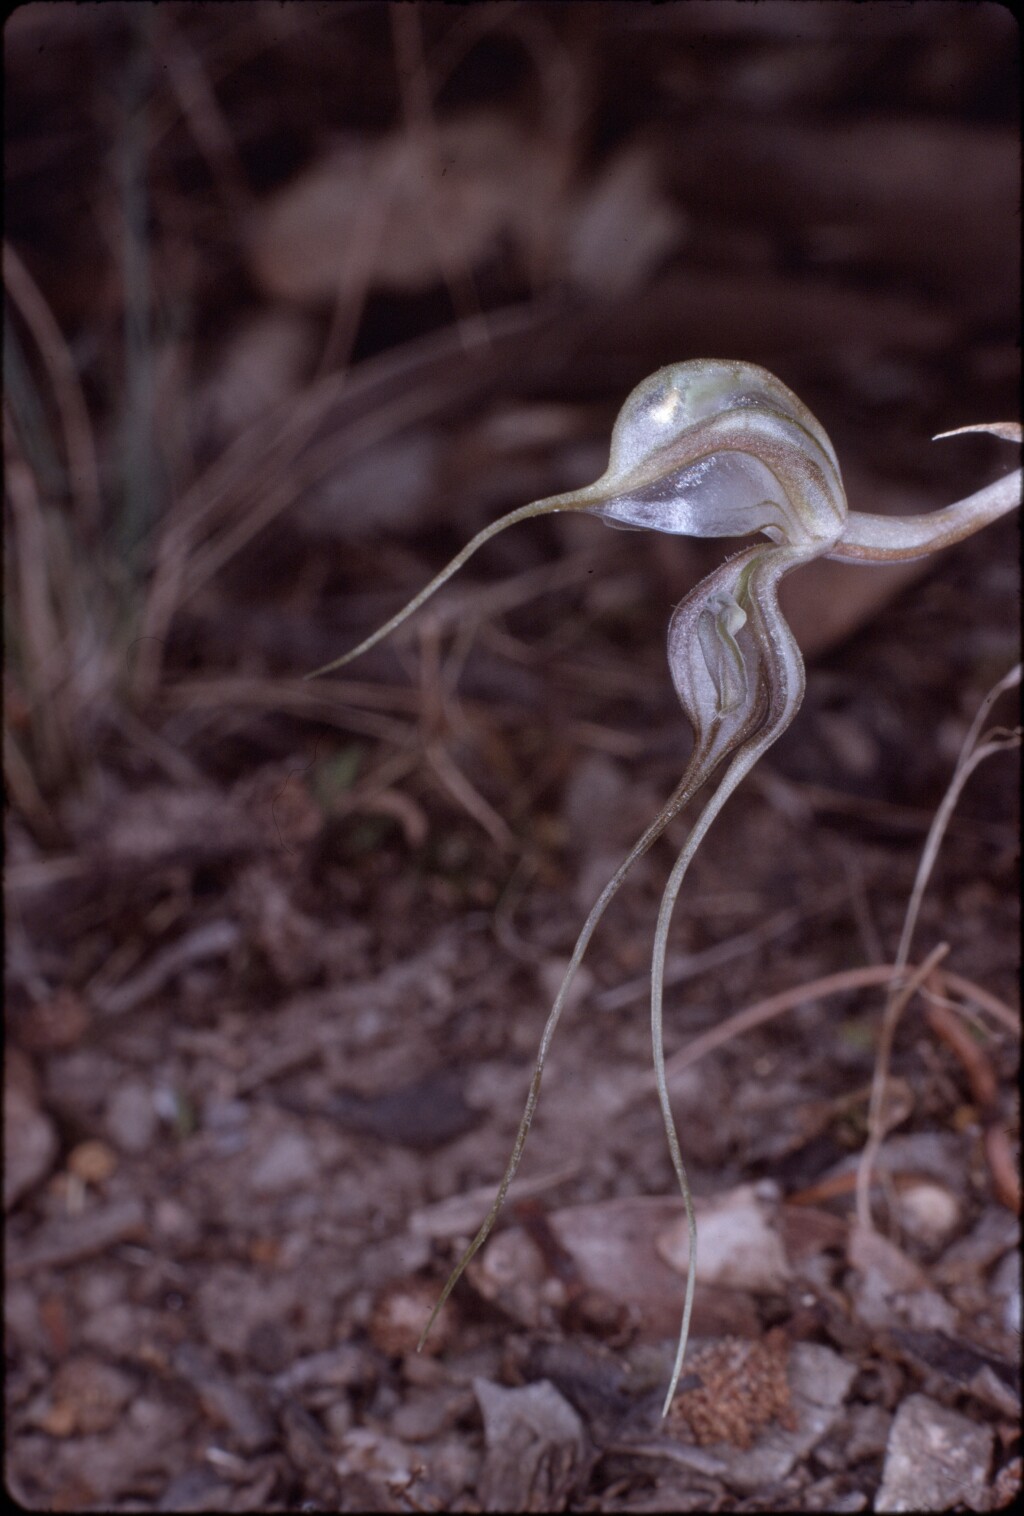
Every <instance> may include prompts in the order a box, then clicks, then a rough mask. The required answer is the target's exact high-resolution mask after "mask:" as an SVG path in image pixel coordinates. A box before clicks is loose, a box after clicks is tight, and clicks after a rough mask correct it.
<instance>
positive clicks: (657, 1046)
mask: <svg viewBox="0 0 1024 1516" xmlns="http://www.w3.org/2000/svg"><path fill="white" fill-rule="evenodd" d="M958 430H959V431H963V432H968V431H991V432H995V433H996V434H997V435H999V436H1002V437H1004V438H1006V439H1007V440H1016V441H1019V440H1020V427H1019V426H1016V425H1014V424H1012V423H997V424H994V425H992V426H968V427H961V428H959V429H958ZM941 435H942V436H954V435H957V433H953V432H944V433H942V434H941ZM1020 492H1021V475H1020V471H1019V470H1018V471H1017V473H1015V474H1012V475H1009V476H1007V477H1005V478H1003V479H999V480H997V481H996V482H995V483H994V484H991V485H989V486H988V487H987V488H986V489H983V490H980V491H979V492H978V493H977V494H975V495H971V496H970V497H969V498H967V499H965V500H961V501H959V502H958V503H957V504H956V505H952V506H949V507H948V508H947V509H945V510H940V511H934V512H931V513H929V514H927V515H922V516H911V517H903V518H892V517H887V516H871V515H864V514H861V513H860V512H856V511H850V510H848V508H847V503H846V495H845V493H844V490H843V484H842V479H841V476H840V472H839V463H838V460H837V459H836V455H835V450H834V449H833V447H832V444H831V442H830V441H829V439H828V436H827V435H826V433H825V431H824V428H823V427H822V426H821V424H820V423H819V422H818V421H817V420H816V419H815V417H814V416H813V415H812V414H811V412H810V411H809V410H808V409H807V407H806V406H805V405H803V404H802V403H801V401H800V400H798V399H797V397H796V396H795V395H794V394H793V392H792V391H791V390H789V389H788V388H787V387H786V386H785V385H784V384H782V383H781V382H780V381H779V380H778V379H776V378H775V377H774V376H773V375H772V374H770V373H768V371H767V370H766V369H763V368H760V367H759V366H758V365H757V364H753V363H740V362H726V361H722V360H717V359H698V360H694V361H692V362H689V363H678V364H672V365H670V366H669V367H667V368H663V369H659V370H658V372H657V373H655V374H652V375H651V377H650V378H649V379H645V380H644V382H643V383H642V384H640V385H638V386H637V388H636V389H635V390H633V392H632V394H631V395H630V396H629V397H628V399H627V400H626V402H625V404H624V405H623V407H622V410H621V411H620V412H619V416H618V418H617V420H616V422H615V426H614V429H613V431H612V439H611V453H610V458H609V463H608V467H607V469H606V470H605V472H604V474H603V475H602V476H601V478H600V479H598V480H597V482H596V483H594V484H591V485H589V486H588V487H587V488H585V489H579V490H571V491H569V492H568V493H566V494H561V495H552V496H549V497H548V498H546V499H543V500H536V501H534V502H532V503H531V504H530V505H524V506H521V507H520V508H519V509H518V510H514V511H512V512H510V513H509V514H508V515H506V516H503V517H502V518H501V519H500V520H499V521H496V522H493V523H492V524H491V525H490V526H487V527H485V528H484V529H483V530H482V531H481V532H479V533H478V534H477V535H476V536H475V537H474V538H473V539H472V541H471V542H469V543H468V544H467V545H466V546H465V547H464V548H463V549H462V550H461V552H459V553H458V554H457V555H456V556H455V557H454V558H453V559H452V561H451V562H450V563H449V564H448V565H447V567H446V568H444V569H442V570H441V572H440V573H439V574H438V575H437V576H436V577H435V578H434V579H433V580H431V582H430V583H429V584H428V585H427V586H426V587H425V588H424V589H422V590H421V591H420V592H419V594H418V595H416V596H415V597H414V599H412V600H411V601H410V602H409V603H408V605H406V606H405V607H404V609H403V610H401V611H399V612H398V614H397V615H395V616H392V618H391V620H390V621H388V622H386V623H385V625H384V626H382V627H381V628H380V629H379V630H378V631H377V632H375V633H374V634H373V635H372V636H371V637H368V638H367V639H366V640H365V641H364V642H361V643H360V644H359V646H358V647H356V648H354V649H353V650H352V651H351V652H350V653H347V654H345V655H344V656H343V657H341V658H338V659H336V660H335V661H334V662H333V663H329V664H326V665H325V666H324V667H323V668H321V669H318V670H317V671H316V674H325V673H328V672H329V671H330V670H332V669H336V668H339V667H341V666H342V665H343V664H346V663H349V662H351V660H352V659H354V658H358V657H359V656H360V654H362V653H364V652H366V651H367V650H368V649H369V648H371V647H373V646H374V645H375V644H376V643H377V642H379V641H380V640H381V639H382V638H384V637H386V636H388V635H389V633H391V632H393V631H394V630H395V629H396V627H398V626H400V625H401V623H402V622H403V621H405V620H406V618H407V617H409V616H411V615H412V613H413V612H414V611H416V610H418V608H419V607H420V606H421V605H422V604H423V603H424V601H426V600H427V599H429V597H430V596H431V595H433V593H434V592H435V590H437V589H439V588H440V587H441V585H442V584H444V583H445V581H446V580H448V579H449V578H450V577H451V576H452V574H454V573H455V572H456V571H457V570H458V569H460V568H461V567H462V565H463V564H464V563H465V562H466V561H467V560H468V559H469V558H470V557H472V555H473V554H474V553H475V552H476V551H477V549H478V548H480V547H482V546H483V544H484V543H485V542H488V541H489V540H490V539H491V538H492V537H494V536H496V535H497V533H498V532H501V531H504V530H505V528H506V527H509V526H512V525H513V524H514V523H516V522H517V521H525V520H527V519H529V518H530V517H533V516H542V515H547V514H549V513H551V512H555V511H584V512H586V513H587V514H588V515H593V516H598V517H600V518H601V519H602V520H604V521H607V522H608V523H609V524H610V525H612V526H623V527H634V528H637V527H639V528H646V529H647V530H649V531H656V532H667V533H669V534H672V535H682V536H691V537H746V536H755V535H757V534H760V535H761V536H762V537H765V538H767V539H768V540H767V541H766V542H759V543H757V544H755V545H754V546H752V547H748V548H745V549H744V550H743V551H741V552H740V553H738V554H737V555H736V556H735V557H733V558H731V559H730V560H729V561H727V562H726V563H724V564H723V565H722V566H721V567H720V568H718V569H716V570H715V571H714V572H713V573H711V574H709V575H707V577H706V578H705V579H703V580H702V581H701V582H700V583H699V584H698V585H697V586H696V587H695V588H694V589H692V590H691V591H690V593H689V594H688V595H687V596H686V598H685V599H684V600H683V601H682V603H681V604H680V605H679V606H678V607H677V609H676V611H675V613H674V615H673V616H672V620H671V622H670V624H669V631H668V661H669V667H670V669H671V672H672V679H673V682H674V684H675V688H676V692H677V694H678V696H679V700H680V703H681V704H682V707H683V710H684V711H685V713H686V715H687V717H688V718H689V720H690V723H691V724H692V726H693V730H694V744H693V750H692V753H691V755H690V759H689V762H688V763H687V765H686V769H685V772H684V773H683V776H682V778H681V779H680V781H679V783H678V785H677V786H676V788H675V790H674V791H673V792H672V794H671V796H670V797H669V799H668V800H667V802H666V803H665V805H664V807H663V808H662V810H661V812H660V813H659V815H658V816H657V817H656V818H655V819H654V820H653V821H652V822H651V824H650V826H648V828H647V830H646V831H645V832H644V833H643V835H642V836H641V837H640V839H639V840H638V841H637V843H636V844H635V846H634V847H633V849H632V850H631V852H630V853H629V855H628V856H627V857H626V858H625V859H624V861H623V862H622V863H621V864H620V866H619V868H618V869H617V870H616V872H615V873H614V874H613V876H612V877H611V879H609V881H608V883H607V884H606V885H605V887H604V889H603V890H602V891H601V894H600V896H599V897H598V899H597V901H596V902H595V904H594V906H593V909H592V910H591V912H590V915H589V916H588V917H587V919H586V921H585V923H584V925H583V928H582V930H581V932H580V934H579V937H578V939H577V941H576V946H575V948H574V950H573V954H572V958H571V960H570V962H569V966H568V968H567V970H566V972H565V977H564V979H563V981H562V984H561V987H560V989H559V991H558V994H557V996H556V998H555V1002H554V1005H553V1006H552V1009H551V1012H550V1014H549V1016H548V1019H547V1023H546V1025H545V1027H544V1031H543V1034H542V1036H541V1041H540V1047H539V1050H538V1053H537V1058H536V1062H535V1064H534V1069H533V1077H532V1080H531V1083H530V1090H529V1094H528V1096H527V1100H526V1106H525V1109H524V1112H523V1117H522V1121H521V1123H520V1126H519V1131H518V1133H517V1135H516V1140H515V1144H514V1146H513V1150H512V1155H511V1158H510V1159H509V1163H508V1166H507V1168H506V1170H505V1173H504V1176H503V1177H502V1180H501V1183H500V1185H499V1186H498V1191H497V1195H496V1197H495V1200H494V1204H493V1205H492V1206H491V1209H490V1211H489V1212H488V1214H487V1217H486V1219H485V1220H484V1222H483V1225H482V1226H481V1227H480V1230H479V1231H478V1233H477V1235H476V1237H475V1238H474V1239H473V1242H472V1243H471V1244H470V1246H469V1248H468V1249H467V1251H466V1252H465V1254H464V1255H463V1257H462V1259H461V1261H460V1262H459V1264H458V1266H457V1268H456V1269H455V1270H454V1272H453V1273H452V1275H451V1277H450V1278H449V1280H448V1282H447V1284H446V1285H445V1287H444V1290H443V1292H442V1294H441V1298H440V1299H439V1301H438V1303H437V1305H436V1306H435V1308H434V1311H433V1312H432V1314H431V1317H430V1320H429V1321H428V1322H427V1326H426V1328H425V1330H424V1332H423V1338H421V1341H420V1346H422V1343H423V1340H424V1339H425V1338H426V1336H427V1333H428V1332H429V1330H430V1327H431V1326H432V1324H433V1322H434V1320H435V1319H436V1317H437V1314H438V1312H439V1311H440V1309H441V1307H442V1306H443V1305H444V1303H445V1301H446V1300H447V1298H448V1296H449V1295H450V1293H451V1291H452V1289H453V1287H454V1285H455V1283H456V1281H457V1280H458V1279H459V1277H460V1275H461V1274H462V1272H463V1270H464V1269H465V1268H466V1265H467V1264H468V1263H469V1262H470V1260H471V1259H472V1257H473V1256H474V1254H475V1253H476V1252H477V1250H478V1249H479V1248H480V1247H481V1246H482V1244H483V1243H484V1241H485V1240H486V1238H487V1236H488V1234H489V1233H490V1231H491V1229H492V1227H493V1226H494V1223H495V1221H496V1220H497V1216H498V1213H499V1211H500V1210H501V1207H502V1204H503V1203H504V1200H505V1196H506V1194H507V1192H508V1188H509V1185H510V1184H511V1182H512V1179H513V1177H514V1175H515V1172H516V1170H517V1168H518V1166H519V1160H520V1158H521V1156H522V1152H523V1147H524V1145H525V1142H526V1136H527V1132H528V1131H529V1128H530V1123H531V1121H532V1119H533V1113H534V1110H535V1108H536V1104H537V1099H538V1095H539V1093H540V1084H541V1078H542V1075H543V1071H544V1064H545V1060H546V1058H547V1053H548V1049H549V1047H550V1045H551V1040H552V1037H553V1036H554V1033H555V1029H556V1027H557V1025H558V1021H559V1018H560V1016H561V1014H562V1010H563V1008H564V1006H565V1003H566V1000H567V998H568V994H569V989H570V987H571V985H572V982H573V978H574V976H575V974H576V971H577V969H578V968H579V966H580V963H581V961H582V959H583V955H584V953H585V952H586V949H587V945H588V944H589V942H590V939H591V937H592V936H593V933H594V930H595V928H596V926H597V924H598V922H599V921H600V919H601V917H602V915H603V914H604V911H605V909H606V908H607V906H608V904H609V902H610V901H611V899H612V897H613V896H614V895H615V894H616V892H617V891H618V889H619V886H620V885H621V884H622V882H623V880H624V879H625V877H626V874H627V873H628V872H629V870H630V869H631V868H632V866H633V864H634V863H635V862H636V861H637V859H638V858H641V857H642V856H643V855H644V854H645V853H646V852H647V851H648V849H649V848H650V847H651V846H652V845H653V843H654V842H655V841H656V840H657V839H658V838H659V837H660V836H661V834H662V833H663V832H664V830H665V828H666V827H667V826H668V824H669V822H670V821H671V820H672V819H673V817H674V816H676V815H677V814H678V812H679V811H680V810H682V808H683V807H684V806H685V805H686V804H687V803H688V802H689V801H690V800H691V799H692V797H693V796H694V795H695V794H696V793H697V791H698V790H699V789H700V788H701V787H702V785H704V783H705V782H706V781H707V780H708V779H710V778H711V776H712V775H713V774H714V773H715V772H716V771H719V770H722V769H723V765H725V767H724V770H723V771H722V773H721V778H720V779H719V782H718V785H717V788H716V789H715V790H714V791H713V793H712V794H711V796H710V798H709V799H708V800H707V801H706V803H705V805H704V807H703V809H702V811H701V812H700V814H699V816H698V817H697V820H696V821H695V823H694V825H693V827H692V829H691V831H690V835H689V837H688V838H687V841H686V845H685V847H684V848H683V850H682V852H681V853H680V854H679V857H678V859H677V860H676V863H675V866H674V868H673V869H672V872H671V874H670V876H669V880H668V883H667V885H666V886H665V891H664V894H663V896H662V900H661V908H660V911H659V914H658V922H657V927H656V929H655V935H654V949H653V956H652V965H651V1035H652V1042H653V1053H654V1067H655V1073H656V1078H657V1087H658V1097H659V1102H660V1105H661V1114H662V1119H663V1122H664V1126H665V1132H666V1136H667V1139H668V1146H669V1151H670V1153H671V1157H672V1165H673V1168H674V1170H675V1174H676V1178H677V1180H678V1182H679V1187H680V1190H681V1192H682V1196H683V1201H684V1205H685V1208H686V1216H687V1223H688V1228H689V1235H690V1253H689V1263H688V1269H687V1281H686V1294H685V1300H684V1306H683V1320H682V1326H681V1329H680V1334H679V1340H678V1345H677V1349H676V1357H675V1364H674V1367H673V1370H672V1375H671V1381H670V1384H669V1388H668V1394H667V1396H666V1398H665V1403H664V1408H663V1413H662V1414H663V1415H665V1414H667V1413H668V1409H669V1407H670V1405H671V1402H672V1399H673V1396H674V1394H675V1390H676V1386H677V1384H678V1382H679V1376H680V1373H681V1370H682V1363H683V1355H684V1353H685V1349H686V1339H687V1335H688V1332H689V1324H690V1315H691V1311H692V1307H693V1293H694V1283H695V1279H696V1256H697V1229H696V1221H695V1217H694V1209H693V1200H692V1197H691V1194H690V1188H689V1184H688V1182H687V1177H686V1170H685V1167H684V1164H683V1159H682V1154H681V1152H680V1146H679V1139H678V1136H677V1134H676V1128H675V1123H674V1121H673V1117H672V1110H671V1105H670V1102H669V1095H668V1086H667V1083H666V1078H665V1055H664V1047H663V1039H662V999H663V985H664V974H665V955H666V946H667V941H668V933H669V926H670V923H671V919H672V912H673V908H674V906H675V902H676V897H677V896H678V893H679V889H680V887H681V885H682V882H683V878H684V876H685V874H686V870H687V868H688V867H689V864H690V861H691V859H692V858H693V856H694V854H695V853H696V851H697V848H698V847H699V846H700V843H701V842H702V841H703V839H704V836H705V835H706V833H707V830H708V828H709V827H710V825H711V823H712V822H713V821H714V819H715V817H716V816H717V815H718V813H719V811H720V810H721V808H722V806H723V804H724V803H725V801H726V799H727V798H728V796H729V795H730V794H731V793H732V792H733V790H734V789H735V788H736V786H737V785H738V784H739V783H740V781H741V780H742V779H743V778H744V777H745V775H746V774H748V773H749V772H750V770H751V769H752V768H753V766H754V764H755V763H756V762H757V761H758V759H759V758H760V757H761V755H762V754H763V753H764V752H765V751H766V750H767V749H768V748H769V747H770V746H771V745H772V743H773V742H775V741H776V740H777V739H778V738H779V737H781V735H782V733H783V732H784V731H785V730H786V728H787V727H788V726H789V724H790V722H791V721H792V720H793V717H794V716H795V715H796V713H797V711H798V709H799V707H800V703H801V701H802V699H803V693H804V664H803V659H802V657H801V655H800V649H799V647H798V646H797V644H796V641H795V639H794V637H793V634H792V632H791V631H790V629H789V627H788V626H787V624H786V622H785V619H784V618H783V615H782V612H781V610H780V608H779V601H778V585H779V581H780V580H781V579H782V577H783V575H784V574H788V573H789V572H790V571H791V570H792V569H796V568H799V567H800V566H801V565H802V564H805V563H810V562H811V561H812V559H814V558H820V557H829V558H834V559H839V560H842V561H844V562H850V563H864V564H871V563H891V562H895V561H898V560H901V559H908V558H918V557H922V556H924V555H925V554H928V553H932V552H935V551H937V550H938V549H939V548H942V547H946V546H948V545H950V544H951V543H954V542H959V541H960V540H961V539H962V538H964V537H967V536H969V535H970V534H971V533H972V532H975V531H977V530H978V529H979V528H980V527H982V526H985V525H986V524H987V523H988V522H990V521H994V520H995V519H996V518H997V517H999V516H1002V515H1005V514H1006V513H1007V512H1008V511H1010V510H1011V509H1012V508H1013V507H1014V505H1016V504H1017V503H1018V501H1019V499H1020ZM309 677H310V678H313V677H316V675H310V676H309Z"/></svg>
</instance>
